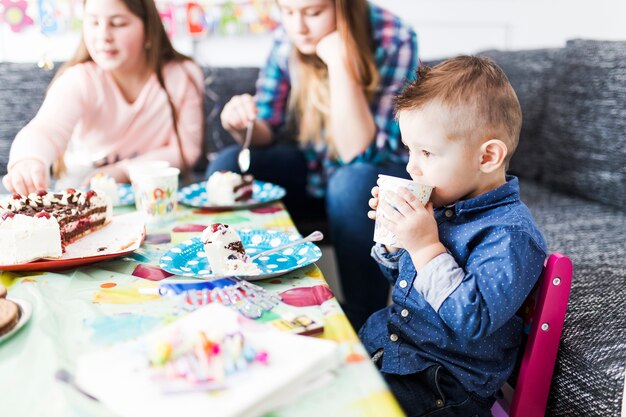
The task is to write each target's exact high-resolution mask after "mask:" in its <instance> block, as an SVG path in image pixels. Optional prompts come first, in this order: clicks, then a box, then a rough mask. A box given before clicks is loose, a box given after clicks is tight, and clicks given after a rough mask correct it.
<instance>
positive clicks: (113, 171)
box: [82, 164, 130, 187]
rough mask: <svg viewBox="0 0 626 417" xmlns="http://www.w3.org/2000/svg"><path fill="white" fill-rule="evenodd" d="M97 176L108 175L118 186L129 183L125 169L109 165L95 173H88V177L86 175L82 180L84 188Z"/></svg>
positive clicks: (116, 165)
mask: <svg viewBox="0 0 626 417" xmlns="http://www.w3.org/2000/svg"><path fill="white" fill-rule="evenodd" d="M98 174H102V175H109V176H111V177H113V179H114V180H115V182H117V183H118V184H121V183H127V182H130V181H129V179H128V170H126V169H125V168H122V167H121V166H120V165H118V164H111V165H105V166H103V167H100V168H98V169H96V170H95V171H92V172H90V173H89V175H87V176H86V177H85V179H84V180H83V183H82V185H84V186H85V187H88V186H89V183H90V182H91V179H92V178H93V177H95V176H96V175H98Z"/></svg>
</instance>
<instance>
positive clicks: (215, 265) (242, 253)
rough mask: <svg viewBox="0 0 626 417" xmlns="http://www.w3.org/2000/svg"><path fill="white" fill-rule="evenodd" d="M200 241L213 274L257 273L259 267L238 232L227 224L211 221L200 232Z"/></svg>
mask: <svg viewBox="0 0 626 417" xmlns="http://www.w3.org/2000/svg"><path fill="white" fill-rule="evenodd" d="M201 239H202V243H203V244H204V253H205V254H206V257H207V260H208V261H209V265H211V272H212V273H213V274H214V275H257V274H260V273H261V270H260V269H259V267H258V266H257V265H256V264H255V263H254V262H252V261H251V260H250V257H249V256H248V255H247V254H246V250H245V249H244V247H243V243H242V241H241V238H240V237H239V234H238V233H237V232H236V231H235V230H233V229H232V228H231V227H229V226H228V225H227V224H222V223H213V224H212V225H210V226H209V227H207V228H206V229H204V231H203V232H202V238H201Z"/></svg>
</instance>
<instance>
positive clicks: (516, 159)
mask: <svg viewBox="0 0 626 417" xmlns="http://www.w3.org/2000/svg"><path fill="white" fill-rule="evenodd" d="M561 52H562V48H559V49H536V50H527V51H493V50H492V51H484V52H480V53H479V55H481V56H487V57H489V58H491V59H493V60H494V61H495V62H496V63H497V64H498V65H499V66H500V67H502V69H503V70H504V72H505V73H506V75H507V77H508V78H509V81H510V82H511V85H512V86H513V89H515V93H516V94H517V98H518V99H519V102H520V105H521V107H522V131H521V134H520V142H519V145H518V147H517V150H516V151H515V154H514V155H513V158H512V159H511V163H510V165H509V172H510V173H512V174H514V175H518V176H520V177H523V178H530V179H538V178H539V177H541V175H542V172H543V169H542V167H543V152H542V148H541V138H540V132H541V126H542V123H543V118H544V112H545V107H546V106H545V104H546V95H545V92H546V90H548V89H549V88H550V83H551V82H552V75H553V70H552V69H553V66H554V59H555V57H556V56H557V55H558V54H559V53H561Z"/></svg>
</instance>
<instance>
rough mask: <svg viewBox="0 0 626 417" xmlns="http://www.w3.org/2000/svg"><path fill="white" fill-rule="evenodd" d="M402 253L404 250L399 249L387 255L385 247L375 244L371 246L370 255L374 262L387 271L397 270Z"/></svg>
mask: <svg viewBox="0 0 626 417" xmlns="http://www.w3.org/2000/svg"><path fill="white" fill-rule="evenodd" d="M403 251H404V249H400V250H399V251H397V252H394V253H389V252H387V248H385V245H383V244H381V243H377V244H375V245H374V246H372V251H371V255H372V258H374V260H375V261H376V262H378V263H379V264H381V265H383V266H384V267H386V268H389V269H398V261H399V260H400V257H401V256H402V252H403Z"/></svg>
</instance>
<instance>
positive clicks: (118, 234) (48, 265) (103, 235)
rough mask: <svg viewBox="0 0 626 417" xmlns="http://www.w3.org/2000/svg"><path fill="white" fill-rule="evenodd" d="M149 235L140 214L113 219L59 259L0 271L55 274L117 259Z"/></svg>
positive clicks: (80, 240)
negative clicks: (47, 272) (57, 271)
mask: <svg viewBox="0 0 626 417" xmlns="http://www.w3.org/2000/svg"><path fill="white" fill-rule="evenodd" d="M145 236H146V229H145V226H144V221H143V217H142V216H141V214H140V213H129V214H123V215H120V216H113V218H112V219H111V223H109V224H108V225H106V226H105V227H103V228H102V229H100V230H97V231H95V232H93V233H91V234H89V235H87V236H85V237H83V238H82V239H79V240H77V241H76V242H74V243H72V244H70V245H68V246H67V247H66V248H65V253H64V254H63V256H61V257H60V258H59V259H41V260H38V261H33V262H28V263H23V264H15V265H0V271H55V270H60V269H68V268H72V267H75V266H80V265H86V264H91V263H94V262H99V261H103V260H105V259H110V258H116V257H118V256H121V255H125V254H128V253H130V252H133V251H135V250H136V249H138V248H139V246H141V243H142V242H143V240H144V238H145Z"/></svg>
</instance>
